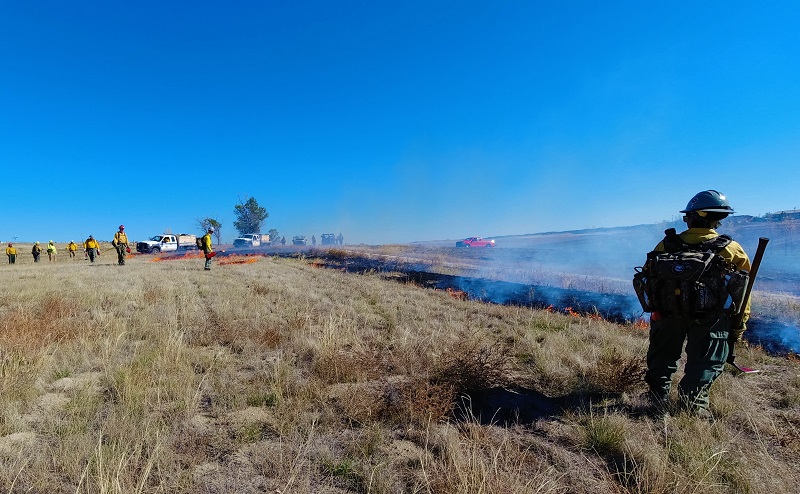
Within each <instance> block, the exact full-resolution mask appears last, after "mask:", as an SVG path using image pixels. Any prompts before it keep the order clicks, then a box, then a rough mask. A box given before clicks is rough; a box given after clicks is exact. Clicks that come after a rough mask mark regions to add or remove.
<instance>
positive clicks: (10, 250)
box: [6, 242, 17, 264]
mask: <svg viewBox="0 0 800 494" xmlns="http://www.w3.org/2000/svg"><path fill="white" fill-rule="evenodd" d="M6 255H7V256H8V263H9V264H16V262H17V249H16V248H15V247H14V244H12V243H11V242H9V243H8V247H6Z"/></svg>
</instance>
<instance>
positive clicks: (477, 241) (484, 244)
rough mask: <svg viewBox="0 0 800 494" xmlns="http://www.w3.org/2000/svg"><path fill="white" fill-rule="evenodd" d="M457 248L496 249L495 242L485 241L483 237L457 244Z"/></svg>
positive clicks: (470, 238)
mask: <svg viewBox="0 0 800 494" xmlns="http://www.w3.org/2000/svg"><path fill="white" fill-rule="evenodd" d="M456 247H494V240H484V239H482V238H481V237H469V238H465V239H464V240H459V241H458V242H456Z"/></svg>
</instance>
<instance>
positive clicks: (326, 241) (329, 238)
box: [322, 233, 337, 245]
mask: <svg viewBox="0 0 800 494" xmlns="http://www.w3.org/2000/svg"><path fill="white" fill-rule="evenodd" d="M336 244H337V242H336V235H334V234H333V233H323V234H322V245H336Z"/></svg>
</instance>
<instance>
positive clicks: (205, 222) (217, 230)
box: [197, 218, 222, 244]
mask: <svg viewBox="0 0 800 494" xmlns="http://www.w3.org/2000/svg"><path fill="white" fill-rule="evenodd" d="M197 226H199V227H200V230H202V231H203V233H205V232H207V231H208V229H209V228H213V229H214V238H216V239H217V244H220V243H221V242H222V241H221V240H220V239H221V237H222V222H221V221H217V220H215V219H214V218H203V219H202V220H197Z"/></svg>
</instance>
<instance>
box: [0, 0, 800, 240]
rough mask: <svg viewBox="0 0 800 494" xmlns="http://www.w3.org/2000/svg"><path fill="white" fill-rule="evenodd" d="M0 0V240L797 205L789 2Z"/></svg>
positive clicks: (799, 73)
mask: <svg viewBox="0 0 800 494" xmlns="http://www.w3.org/2000/svg"><path fill="white" fill-rule="evenodd" d="M755 5H756V4H753V3H751V2H729V1H728V2H669V3H661V4H658V3H655V2H522V1H515V2H508V1H493V2H476V1H457V2H456V1H450V2H440V1H430V0H428V1H403V2H381V1H319V2H309V1H302V0H301V1H292V2H277V1H240V2H210V1H192V2H180V1H175V2H152V1H144V2H100V1H81V2H56V1H36V2H2V3H0V168H1V169H2V179H0V184H2V185H0V187H2V210H3V215H2V219H0V240H4V241H7V240H9V239H11V238H13V237H17V238H18V240H19V241H23V240H29V241H32V240H39V241H46V240H49V239H55V240H56V241H68V240H70V239H76V240H77V239H80V238H82V237H85V236H87V235H88V234H90V233H91V234H93V235H95V236H96V237H98V238H110V237H111V236H112V235H113V232H114V231H115V230H116V227H117V226H118V225H119V224H120V223H124V224H125V225H126V227H127V231H128V232H129V235H130V236H132V237H133V238H136V239H139V238H143V237H146V236H150V235H154V234H156V233H160V232H162V231H163V230H165V229H167V228H170V229H171V230H172V231H175V232H179V231H189V232H194V231H195V230H196V219H198V218H201V217H206V216H212V217H215V218H217V219H218V220H220V221H222V223H223V240H228V241H229V240H231V239H232V238H234V236H235V235H234V233H235V231H234V228H233V221H234V219H235V218H234V214H233V208H234V205H235V204H236V203H237V202H238V201H239V200H240V199H245V198H247V197H250V196H252V197H255V198H256V200H257V201H258V202H259V203H260V204H261V205H262V206H264V207H265V208H266V209H267V210H268V211H269V213H270V217H269V218H268V219H267V221H266V223H265V227H264V231H267V230H269V229H270V228H276V229H278V230H279V232H280V233H281V234H283V235H285V236H287V238H288V237H290V236H293V235H298V234H304V235H307V236H309V237H310V236H311V235H312V234H313V235H316V236H317V238H319V236H320V234H322V233H325V232H333V233H336V234H338V233H340V232H341V233H342V234H343V235H344V238H345V242H347V243H370V244H379V243H390V242H409V241H417V240H433V239H454V238H460V237H465V236H469V235H483V236H497V235H512V234H523V233H535V232H544V231H554V230H555V231H560V230H571V229H579V228H587V227H602V226H624V225H633V224H640V223H653V222H657V221H660V220H664V219H672V218H676V217H678V213H677V211H678V210H680V209H682V208H683V207H684V206H685V205H686V202H687V201H688V199H689V198H690V197H691V196H692V195H694V194H695V193H696V192H698V191H700V190H704V189H709V188H714V189H718V190H721V191H723V192H724V193H725V194H727V196H728V198H729V199H730V201H731V203H732V204H733V206H734V208H735V209H736V210H737V212H740V213H743V214H754V215H760V214H764V213H766V212H774V211H778V210H783V209H791V208H794V207H800V197H799V196H798V186H800V172H798V169H800V166H798V164H800V163H799V162H800V64H798V60H800V30H798V29H797V28H796V25H797V20H798V18H800V4H799V3H797V2H769V3H768V4H767V5H759V6H757V7H756V6H755Z"/></svg>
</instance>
